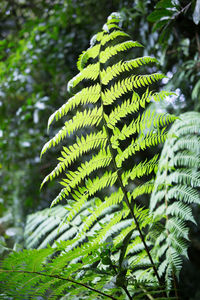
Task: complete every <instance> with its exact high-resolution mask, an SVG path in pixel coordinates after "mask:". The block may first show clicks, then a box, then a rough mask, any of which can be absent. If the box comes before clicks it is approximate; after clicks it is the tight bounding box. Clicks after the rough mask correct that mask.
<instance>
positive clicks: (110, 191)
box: [3, 13, 176, 299]
mask: <svg viewBox="0 0 200 300" xmlns="http://www.w3.org/2000/svg"><path fill="white" fill-rule="evenodd" d="M120 23H121V20H120V16H119V15H118V14H116V13H114V14H112V15H111V16H110V17H109V18H108V21H107V23H106V24H105V25H104V27H103V30H102V31H101V32H99V33H98V34H97V35H95V36H94V37H93V38H92V40H91V46H90V48H89V49H87V50H86V51H84V52H83V53H82V54H81V55H80V57H79V60H78V64H77V66H78V69H79V73H78V75H76V76H75V77H74V78H73V79H72V80H71V81H70V82H69V83H68V90H69V92H70V93H73V92H74V95H73V96H72V97H71V98H69V100H68V101H67V102H66V103H65V104H63V106H62V107H61V108H59V109H58V110H57V111H56V112H55V113H53V115H52V116H51V117H50V119H49V123H48V126H50V125H51V124H52V122H53V121H54V120H56V121H57V120H59V119H61V118H63V117H65V118H67V119H66V120H65V123H64V126H63V127H62V128H61V130H59V131H58V133H57V134H56V135H55V136H54V137H53V138H52V139H50V140H49V141H48V142H47V143H46V144H45V145H44V147H43V149H42V155H43V154H44V153H45V152H46V151H47V150H48V149H50V148H52V147H54V146H56V145H59V144H61V142H62V143H64V146H63V148H62V151H61V156H60V157H59V159H58V160H59V163H58V164H57V166H56V167H55V169H54V170H53V171H52V172H51V173H50V174H49V175H48V176H47V177H46V178H45V179H44V182H43V184H44V183H45V182H47V181H49V180H52V179H53V178H55V177H58V176H59V177H60V176H61V175H62V176H63V179H62V180H61V182H60V183H61V185H62V189H61V191H60V193H59V195H57V196H56V198H55V199H54V200H53V202H52V206H54V205H56V204H58V203H59V202H60V201H61V200H63V199H68V198H71V199H72V200H70V201H68V205H69V207H68V208H67V209H68V210H69V213H68V214H67V218H66V219H65V222H71V220H73V219H74V218H75V217H76V215H77V214H79V213H80V211H81V210H82V209H83V207H84V205H86V202H87V201H91V198H93V197H94V196H96V198H95V199H94V200H93V201H92V206H91V207H90V209H88V210H87V215H84V216H82V223H81V226H80V227H79V228H77V234H76V236H75V237H74V238H73V240H68V241H66V242H64V241H61V242H59V243H57V247H56V250H55V251H59V252H60V251H61V254H60V255H58V256H57V257H55V258H52V257H51V256H49V257H48V262H49V263H48V264H47V263H46V264H44V259H42V258H41V259H39V258H38V263H36V264H35V265H34V266H32V267H31V268H32V269H31V270H30V269H27V266H29V265H31V263H30V264H29V263H28V262H27V264H26V263H25V264H22V265H18V264H16V265H15V268H16V269H15V271H16V272H18V273H17V275H16V277H17V278H19V275H20V276H21V277H20V278H19V279H18V280H17V282H18V283H17V292H18V294H19V290H20V291H23V289H25V293H27V294H28V293H29V289H30V294H31V293H32V290H33V286H36V285H39V286H40V287H41V289H40V290H38V289H37V293H39V295H41V294H42V293H43V294H45V292H46V291H48V293H52V297H55V298H56V297H57V296H58V295H59V296H60V295H62V294H65V295H67V296H66V297H67V299H74V297H76V299H78V297H80V299H83V298H85V299H97V297H99V299H100V298H101V297H103V299H104V298H105V297H107V298H111V299H126V297H128V298H129V299H132V295H134V297H135V299H144V297H145V296H144V295H146V293H148V294H149V295H150V294H151V293H155V294H156V293H157V294H158V295H159V297H160V296H162V297H163V298H164V296H165V293H164V292H161V291H159V292H158V291H157V290H156V289H157V288H158V286H159V285H160V290H161V289H164V287H163V281H162V278H161V276H160V275H159V273H158V269H157V265H158V261H157V260H155V259H154V258H153V257H152V254H151V251H150V249H151V248H150V245H149V242H148V241H147V240H146V236H145V234H144V233H143V231H144V229H145V228H146V227H147V226H148V225H149V224H150V223H151V222H152V221H153V218H152V215H151V214H149V211H148V209H145V208H141V207H140V206H138V205H136V204H137V203H138V202H137V201H136V200H135V199H136V198H137V197H138V196H141V195H143V194H145V193H151V191H152V188H153V182H152V181H151V180H150V181H148V182H146V183H144V184H143V185H139V186H137V187H136V188H134V189H133V184H132V183H133V182H134V180H135V179H137V178H141V177H142V176H144V175H146V176H148V177H149V175H150V174H151V173H153V172H154V170H155V169H156V167H157V164H158V155H157V154H156V155H155V156H153V157H152V158H151V159H150V160H147V159H144V160H141V161H140V162H137V160H136V159H135V156H136V154H137V153H138V152H139V151H140V152H142V153H143V154H144V155H143V156H145V150H146V149H147V148H149V147H151V146H156V145H158V144H159V143H161V142H164V141H165V139H166V136H167V132H166V127H167V125H168V124H170V123H171V122H173V121H174V120H175V119H176V117H175V116H173V115H168V114H156V113H155V112H152V111H150V110H148V108H147V106H148V105H147V104H148V103H149V102H150V101H160V100H164V99H165V98H166V96H169V95H171V94H173V93H170V92H165V91H160V92H154V91H151V90H150V86H151V85H152V86H153V85H154V84H155V83H156V82H157V81H159V80H161V79H162V78H164V77H165V76H164V75H163V74H161V73H153V74H149V75H146V74H139V73H138V72H139V71H138V68H139V67H140V66H143V65H146V64H148V63H155V62H157V60H156V59H155V58H152V57H148V56H144V57H137V58H134V59H129V57H130V53H131V52H130V50H135V51H136V52H138V51H139V49H140V48H141V47H142V45H141V44H140V43H138V42H136V41H133V40H131V39H130V37H129V35H128V34H126V33H125V32H123V31H122V29H121V27H120ZM122 57H124V58H128V59H127V60H125V59H123V58H122ZM79 86H80V91H78V92H77V90H78V87H79ZM75 91H76V93H75ZM72 113H73V114H74V115H73V117H71V115H72ZM70 136H71V137H72V139H71V138H69V137H70ZM74 139H75V141H74V142H73V143H72V144H69V143H70V141H71V140H74ZM79 161H81V163H79ZM127 162H128V163H127ZM134 187H135V185H134ZM115 207H117V209H116V210H115V213H114V214H112V218H111V217H110V215H109V214H108V213H107V211H108V210H109V209H112V208H115ZM102 214H104V215H105V216H106V215H107V218H105V219H104V222H102V223H101V222H99V223H98V228H96V229H95V230H93V231H92V228H93V226H94V223H95V222H96V221H98V220H99V219H100V216H101V215H102ZM111 237H112V238H111ZM80 240H82V242H79V241H80ZM83 241H84V243H83ZM75 242H77V243H76V246H74V243H75ZM119 250H120V252H119ZM31 251H33V253H34V250H29V251H24V255H25V256H26V258H27V261H28V260H29V258H30V257H31V255H30V253H31ZM38 251H39V252H38V255H39V256H40V255H41V257H43V249H41V250H38ZM47 252H48V250H47ZM51 253H52V252H51V250H49V252H48V253H46V254H47V256H48V255H50V254H51ZM44 255H45V252H44ZM10 259H11V258H8V259H7V260H6V261H5V263H4V268H6V266H7V265H9V264H10ZM16 260H17V254H16ZM11 261H12V259H11ZM23 270H24V272H23ZM20 272H21V273H20ZM31 272H32V274H36V275H37V276H35V277H34V279H31ZM45 275H46V277H45ZM32 276H33V275H32ZM48 276H49V277H48ZM47 277H48V278H47ZM24 278H26V283H24V282H25V279H24ZM125 278H126V279H125ZM6 279H8V278H6ZM3 280H4V281H6V280H5V278H4V279H3ZM20 280H22V282H23V284H20ZM5 284H6V283H5ZM9 284H11V281H9ZM13 289H14V288H13ZM110 290H111V291H110ZM34 292H35V293H36V289H34ZM97 293H98V296H97ZM159 293H160V294H159ZM111 294H112V295H111ZM131 294H132V295H131Z"/></svg>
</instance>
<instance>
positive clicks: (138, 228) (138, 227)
mask: <svg viewBox="0 0 200 300" xmlns="http://www.w3.org/2000/svg"><path fill="white" fill-rule="evenodd" d="M104 124H105V128H106V133H107V136H108V143H109V148H110V153H111V156H112V162H113V165H114V169H115V171H117V177H118V181H119V184H120V187H121V189H122V192H123V194H124V199H125V202H126V205H127V206H128V208H129V210H130V213H131V216H132V218H133V220H134V222H135V225H136V228H137V230H138V232H139V235H140V238H141V240H142V243H143V245H144V248H145V250H146V253H147V255H148V257H149V260H150V262H151V264H152V267H153V270H154V273H155V275H156V277H157V279H158V282H159V284H160V285H162V281H161V278H160V276H159V274H158V271H157V268H156V266H155V263H154V261H153V258H152V256H151V253H150V250H149V248H148V246H147V244H146V242H145V238H144V236H143V233H142V231H141V228H140V225H139V222H138V220H137V217H136V216H135V214H134V211H133V209H132V207H131V205H130V203H129V200H128V196H127V192H126V190H125V187H124V185H123V182H122V178H121V174H120V172H119V169H118V167H117V164H116V161H115V157H114V153H113V148H112V145H111V141H110V135H109V132H108V128H107V127H106V122H105V120H104Z"/></svg>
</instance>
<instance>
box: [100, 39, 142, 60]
mask: <svg viewBox="0 0 200 300" xmlns="http://www.w3.org/2000/svg"><path fill="white" fill-rule="evenodd" d="M135 47H143V46H142V45H141V44H140V43H138V42H135V41H131V40H130V41H126V42H123V43H119V44H117V45H115V46H111V47H109V46H108V47H107V48H106V49H105V50H103V51H101V53H100V57H99V61H100V63H101V64H105V63H106V62H107V61H108V60H109V59H110V58H111V57H113V56H114V55H116V54H118V53H119V52H123V51H126V50H128V49H131V48H135Z"/></svg>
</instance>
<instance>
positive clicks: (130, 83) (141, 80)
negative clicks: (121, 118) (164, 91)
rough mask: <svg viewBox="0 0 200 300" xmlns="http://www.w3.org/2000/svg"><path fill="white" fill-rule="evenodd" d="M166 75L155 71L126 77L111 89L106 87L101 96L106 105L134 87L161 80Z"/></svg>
mask: <svg viewBox="0 0 200 300" xmlns="http://www.w3.org/2000/svg"><path fill="white" fill-rule="evenodd" d="M164 77H165V75H163V74H160V73H154V74H151V75H139V76H136V75H132V76H130V77H128V78H126V79H123V80H121V81H118V82H116V83H115V84H114V85H113V86H111V88H110V89H106V90H105V92H104V93H102V95H101V98H102V101H103V104H104V105H110V104H112V103H113V102H114V101H115V100H116V99H117V98H120V97H122V96H123V95H124V94H126V93H127V92H130V91H132V90H133V88H136V89H137V88H140V87H142V86H143V87H145V86H148V85H149V84H152V83H153V82H155V81H158V80H161V79H162V78H164Z"/></svg>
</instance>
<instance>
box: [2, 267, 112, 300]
mask: <svg viewBox="0 0 200 300" xmlns="http://www.w3.org/2000/svg"><path fill="white" fill-rule="evenodd" d="M0 272H5V273H22V274H36V275H41V276H46V277H51V278H57V279H60V280H65V281H68V282H72V283H74V284H77V285H80V286H83V287H85V288H86V289H88V290H91V291H93V292H95V293H98V294H100V295H102V296H105V297H107V298H110V299H112V300H117V298H115V297H113V296H110V295H108V294H105V293H103V292H100V291H99V290H96V289H94V288H92V287H90V286H88V285H86V284H84V283H81V282H78V281H76V280H74V279H69V278H64V277H61V276H58V275H50V274H44V273H41V272H34V271H25V270H3V269H0Z"/></svg>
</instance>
